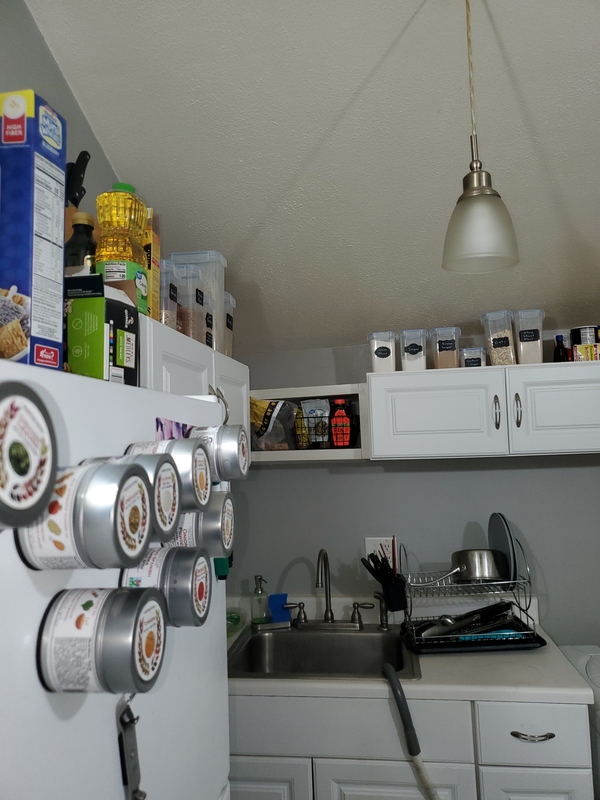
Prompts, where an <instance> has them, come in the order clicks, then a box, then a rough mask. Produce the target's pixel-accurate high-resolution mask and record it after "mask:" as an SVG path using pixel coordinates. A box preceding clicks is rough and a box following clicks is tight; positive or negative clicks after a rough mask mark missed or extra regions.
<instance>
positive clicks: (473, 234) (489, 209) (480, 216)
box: [442, 194, 519, 275]
mask: <svg viewBox="0 0 600 800" xmlns="http://www.w3.org/2000/svg"><path fill="white" fill-rule="evenodd" d="M518 263H519V251H518V248H517V237H516V236H515V230H514V228H513V224H512V220H511V218H510V214H509V213H508V211H507V209H506V206H505V205H504V203H503V202H502V199H501V198H500V197H498V195H495V194H476V195H472V196H471V197H465V198H464V199H463V200H459V201H458V203H457V204H456V208H455V209H454V211H453V212H452V216H451V217H450V222H449V223H448V230H447V232H446V240H445V242H444V255H443V257H442V267H443V268H444V269H447V270H450V271H451V272H463V273H468V274H471V275H474V274H481V273H485V272H495V271H496V270H500V269H505V268H506V267H513V266H514V265H515V264H518Z"/></svg>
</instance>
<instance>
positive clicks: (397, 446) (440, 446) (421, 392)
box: [368, 367, 508, 459]
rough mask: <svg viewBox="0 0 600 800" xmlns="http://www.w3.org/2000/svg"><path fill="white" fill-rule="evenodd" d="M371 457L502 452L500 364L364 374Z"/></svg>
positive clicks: (503, 417) (505, 441) (504, 432)
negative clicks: (366, 380) (365, 377)
mask: <svg viewBox="0 0 600 800" xmlns="http://www.w3.org/2000/svg"><path fill="white" fill-rule="evenodd" d="M368 394H369V409H370V414H369V416H370V434H371V458H374V459H377V458H451V457H456V456H485V455H488V456H491V455H505V454H507V453H508V434H507V419H506V400H505V397H506V389H505V373H504V369H499V368H498V367H489V368H488V367H478V368H473V369H449V370H426V371H423V372H412V373H411V372H406V373H404V372H392V373H380V374H375V373H373V374H369V376H368Z"/></svg>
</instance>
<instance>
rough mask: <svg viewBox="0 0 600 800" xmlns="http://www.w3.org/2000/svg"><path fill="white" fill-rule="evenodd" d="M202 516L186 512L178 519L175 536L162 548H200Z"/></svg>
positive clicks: (193, 512) (197, 513) (194, 512)
mask: <svg viewBox="0 0 600 800" xmlns="http://www.w3.org/2000/svg"><path fill="white" fill-rule="evenodd" d="M201 517H202V515H201V514H200V513H199V512H198V511H188V512H186V513H185V514H182V515H181V516H180V517H179V522H178V523H177V530H176V531H175V536H173V538H172V539H171V541H169V542H166V544H164V545H163V546H164V547H196V548H198V547H200V537H201V532H202V523H201Z"/></svg>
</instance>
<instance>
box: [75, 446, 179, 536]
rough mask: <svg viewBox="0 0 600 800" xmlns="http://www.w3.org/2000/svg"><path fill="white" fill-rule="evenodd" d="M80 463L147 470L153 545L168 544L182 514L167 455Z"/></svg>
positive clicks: (176, 478)
mask: <svg viewBox="0 0 600 800" xmlns="http://www.w3.org/2000/svg"><path fill="white" fill-rule="evenodd" d="M81 463H82V464H97V463H110V464H139V465H140V467H143V469H144V470H145V471H146V476H147V478H148V481H149V483H150V486H151V487H152V507H153V509H154V523H155V525H154V533H153V535H152V541H153V542H159V543H160V544H163V543H166V542H169V541H170V540H171V539H172V538H173V536H174V535H175V533H176V531H177V523H178V520H179V515H180V514H181V480H180V478H179V473H178V472H177V467H176V465H175V462H174V461H173V459H172V458H171V456H170V455H168V454H167V453H157V454H156V455H147V454H146V453H138V454H137V455H133V454H131V455H127V456H116V457H112V458H88V459H86V460H85V461H82V462H81Z"/></svg>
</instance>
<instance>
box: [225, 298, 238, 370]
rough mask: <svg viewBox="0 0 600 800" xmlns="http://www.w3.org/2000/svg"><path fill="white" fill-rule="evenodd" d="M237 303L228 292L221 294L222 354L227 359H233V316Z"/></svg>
mask: <svg viewBox="0 0 600 800" xmlns="http://www.w3.org/2000/svg"><path fill="white" fill-rule="evenodd" d="M236 305H237V303H236V302H235V297H234V296H233V295H232V294H230V293H229V292H224V293H223V316H224V320H223V324H224V329H223V330H224V342H223V353H224V354H225V355H226V356H229V358H232V357H233V314H234V311H235V307H236Z"/></svg>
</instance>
